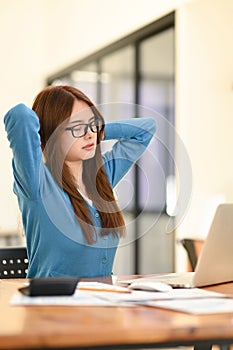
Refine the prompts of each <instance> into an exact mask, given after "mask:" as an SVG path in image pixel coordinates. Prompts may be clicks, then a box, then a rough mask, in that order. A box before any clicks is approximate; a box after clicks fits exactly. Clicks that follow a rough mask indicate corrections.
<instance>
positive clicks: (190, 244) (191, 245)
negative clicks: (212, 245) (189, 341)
mask: <svg viewBox="0 0 233 350" xmlns="http://www.w3.org/2000/svg"><path fill="white" fill-rule="evenodd" d="M198 241H199V240H195V239H192V238H183V239H181V240H180V243H181V244H182V246H183V247H184V249H185V250H186V252H187V255H188V259H189V263H190V265H191V269H192V271H194V270H195V267H196V264H197V260H198V255H199V253H198V252H197V250H196V247H195V242H198ZM199 242H201V241H199ZM211 349H212V345H207V346H203V348H201V349H200V346H195V345H194V350H211ZM219 349H220V350H230V345H225V344H223V345H220V346H219Z"/></svg>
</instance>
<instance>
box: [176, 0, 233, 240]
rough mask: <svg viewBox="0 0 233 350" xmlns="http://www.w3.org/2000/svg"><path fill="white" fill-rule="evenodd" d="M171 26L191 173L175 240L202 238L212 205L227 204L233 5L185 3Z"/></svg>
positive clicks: (232, 177)
mask: <svg viewBox="0 0 233 350" xmlns="http://www.w3.org/2000/svg"><path fill="white" fill-rule="evenodd" d="M177 24H178V25H177V29H176V31H177V35H176V40H177V67H176V68H177V69H176V70H177V98H176V106H177V113H176V115H177V129H178V131H179V133H180V135H181V137H182V140H183V141H184V143H185V145H186V147H187V150H188V154H189V157H190V160H191V164H192V170H193V189H192V201H191V205H190V208H189V210H188V213H187V215H186V217H185V220H184V221H183V223H182V225H181V226H180V227H179V229H178V235H179V236H199V237H205V236H206V234H207V231H208V228H209V226H210V222H211V220H212V218H213V214H214V211H215V209H216V205H217V204H218V202H222V201H229V202H233V163H232V150H233V137H232V128H233V42H232V34H233V2H232V1H231V0H223V1H221V0H205V1H202V0H198V1H191V2H189V3H187V4H186V5H184V6H182V7H181V8H180V9H179V11H178V12H177Z"/></svg>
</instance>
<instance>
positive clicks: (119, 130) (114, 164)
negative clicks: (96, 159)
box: [103, 118, 156, 187]
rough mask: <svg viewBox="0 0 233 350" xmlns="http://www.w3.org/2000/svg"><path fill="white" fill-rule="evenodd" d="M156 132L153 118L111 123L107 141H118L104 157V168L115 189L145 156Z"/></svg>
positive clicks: (106, 131) (107, 128)
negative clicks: (143, 155)
mask: <svg viewBox="0 0 233 350" xmlns="http://www.w3.org/2000/svg"><path fill="white" fill-rule="evenodd" d="M155 130H156V125H155V120H154V119H153V118H132V119H127V120H121V121H116V122H109V123H107V124H106V126H105V140H117V141H116V143H115V144H114V145H113V147H112V149H111V150H110V151H108V152H106V153H104V155H103V161H104V166H105V169H106V172H107V175H108V178H109V181H110V183H111V184H112V186H113V187H115V185H116V184H117V183H118V182H119V181H120V180H121V178H122V177H123V176H124V175H125V174H126V173H127V171H128V170H129V168H130V167H131V166H132V164H133V163H135V162H136V161H137V160H138V158H139V157H140V156H141V155H142V154H143V152H144V151H145V149H146V147H147V146H148V145H149V143H150V141H151V139H152V137H153V135H154V133H155Z"/></svg>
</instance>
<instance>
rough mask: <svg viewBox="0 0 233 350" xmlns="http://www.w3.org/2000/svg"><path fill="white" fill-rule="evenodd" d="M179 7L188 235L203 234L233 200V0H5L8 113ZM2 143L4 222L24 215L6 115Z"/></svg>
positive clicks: (2, 33)
mask: <svg viewBox="0 0 233 350" xmlns="http://www.w3.org/2000/svg"><path fill="white" fill-rule="evenodd" d="M174 9H177V16H176V84H177V90H176V106H177V107H176V108H177V111H176V126H177V132H178V133H179V134H180V136H181V138H182V140H183V141H184V144H185V145H186V148H187V150H188V154H189V157H190V160H191V164H192V170H193V189H192V194H193V196H192V200H191V204H190V207H189V209H188V210H187V213H186V217H185V219H184V221H183V222H182V224H181V225H180V226H179V227H178V235H179V236H183V235H201V234H205V232H206V227H207V226H208V223H209V221H208V220H209V219H208V218H209V217H208V215H210V217H211V215H212V213H213V210H212V209H213V207H214V206H215V205H216V203H217V202H218V201H219V200H220V201H221V200H226V201H233V186H232V179H233V165H232V162H231V150H232V149H233V138H232V135H231V133H232V132H231V130H232V128H233V121H232V116H233V45H232V33H233V1H232V0H190V1H185V0H183V1H175V0H173V1H172V0H170V1H168V0H167V1H162V0H160V1H159V0H147V1H144V0H127V1H125V0H118V1H117V2H116V1H115V0H86V1H81V0H20V1H19V0H0V45H1V65H0V76H1V85H0V97H1V98H0V101H1V103H0V114H1V116H3V115H4V114H5V112H6V111H7V110H8V109H9V108H10V107H11V106H12V105H14V104H15V103H18V102H21V101H23V102H25V103H27V104H29V105H31V103H32V100H33V98H34V96H35V95H36V93H37V92H38V91H39V90H40V89H41V88H42V87H43V84H44V81H45V78H46V76H47V75H50V74H52V73H54V72H55V71H57V70H58V69H61V68H63V67H64V66H66V65H68V64H70V63H72V62H73V61H75V60H77V59H79V58H82V57H83V56H85V55H87V54H89V53H91V52H94V51H96V50H97V49H98V48H101V47H103V46H105V45H107V44H108V43H111V42H112V41H114V40H117V39H119V38H121V37H123V36H125V35H127V34H129V32H133V31H134V30H136V29H138V28H140V27H142V26H144V25H146V24H147V23H149V22H152V21H154V20H156V19H157V18H159V17H161V16H162V15H164V14H166V13H168V12H170V11H171V10H174ZM0 143H1V152H0V166H1V177H0V193H1V196H0V206H1V210H0V231H1V229H2V230H3V229H6V228H9V227H10V228H11V227H16V225H17V224H16V221H17V220H16V219H15V218H16V216H17V206H16V201H15V198H14V197H13V195H12V191H11V187H12V175H11V164H10V163H11V161H10V158H11V154H10V151H9V147H8V143H7V141H6V137H5V132H4V127H3V123H2V122H1V123H0ZM212 198H213V201H212V202H211V199H212ZM209 203H210V204H209ZM211 203H212V204H211ZM210 209H211V210H210ZM208 211H209V213H208V215H206V214H205V213H207V212H208ZM203 213H204V214H203ZM207 219H208V220H207ZM177 266H178V268H179V267H180V264H179V263H178V265H177Z"/></svg>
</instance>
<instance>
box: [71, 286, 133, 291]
mask: <svg viewBox="0 0 233 350" xmlns="http://www.w3.org/2000/svg"><path fill="white" fill-rule="evenodd" d="M77 289H78V290H86V291H91V292H109V293H132V291H131V290H129V289H126V288H125V289H110V288H109V289H108V288H98V287H97V288H96V287H81V286H80V287H78V288H77Z"/></svg>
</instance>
